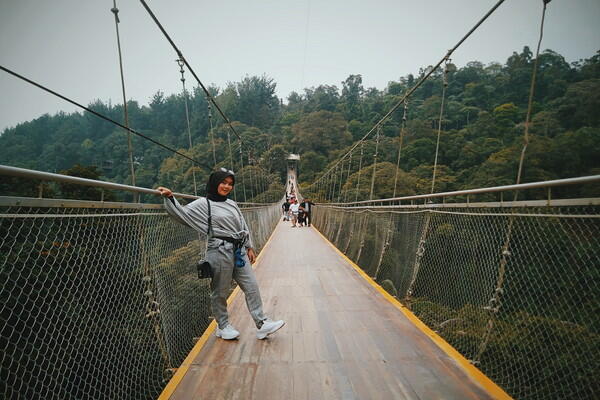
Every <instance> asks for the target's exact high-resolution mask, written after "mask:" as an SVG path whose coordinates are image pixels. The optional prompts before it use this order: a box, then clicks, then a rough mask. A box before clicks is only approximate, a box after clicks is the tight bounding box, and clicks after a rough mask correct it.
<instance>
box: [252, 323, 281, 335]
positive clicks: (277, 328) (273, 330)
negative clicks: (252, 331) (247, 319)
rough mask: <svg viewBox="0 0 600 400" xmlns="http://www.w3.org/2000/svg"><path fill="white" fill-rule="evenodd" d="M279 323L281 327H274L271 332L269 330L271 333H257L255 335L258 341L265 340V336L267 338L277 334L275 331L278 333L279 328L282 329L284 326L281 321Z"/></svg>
mask: <svg viewBox="0 0 600 400" xmlns="http://www.w3.org/2000/svg"><path fill="white" fill-rule="evenodd" d="M281 322H282V323H281V325H279V326H276V327H275V328H274V329H272V330H271V331H269V332H262V333H261V332H258V333H257V334H256V337H257V338H258V339H260V340H262V339H266V338H267V336H269V335H271V334H273V333H275V332H277V331H278V330H280V329H281V328H283V326H284V325H285V321H281Z"/></svg>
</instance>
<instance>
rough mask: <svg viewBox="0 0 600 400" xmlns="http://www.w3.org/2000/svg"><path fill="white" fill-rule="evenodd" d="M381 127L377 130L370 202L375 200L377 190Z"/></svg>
mask: <svg viewBox="0 0 600 400" xmlns="http://www.w3.org/2000/svg"><path fill="white" fill-rule="evenodd" d="M380 133H381V127H380V128H379V129H377V133H376V134H375V153H374V154H373V174H372V175H371V191H370V192H369V200H373V189H374V188H375V173H376V172H377V155H378V154H377V153H378V151H379V135H380Z"/></svg>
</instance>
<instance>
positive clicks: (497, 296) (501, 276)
mask: <svg viewBox="0 0 600 400" xmlns="http://www.w3.org/2000/svg"><path fill="white" fill-rule="evenodd" d="M550 1H551V0H542V2H543V8H542V20H541V23H540V35H539V40H538V44H537V49H536V53H535V61H534V64H533V72H532V74H531V85H530V86H529V101H528V105H527V116H526V117H525V132H524V135H523V142H524V143H523V149H522V151H521V156H520V159H519V170H518V172H517V184H520V181H521V172H522V167H523V161H524V159H525V152H526V150H527V145H528V143H529V129H528V128H529V121H530V117H531V109H532V104H533V95H534V93H535V79H536V72H537V68H538V60H539V54H540V46H541V44H542V38H543V37H544V20H545V17H546V8H547V5H548V3H550ZM518 195H519V191H518V189H517V190H516V191H515V195H514V200H513V201H514V202H516V201H517V198H518ZM515 217H516V216H515V211H514V209H511V216H510V217H509V219H508V226H507V228H506V235H505V239H504V244H503V246H502V252H501V258H500V263H499V266H498V276H497V279H496V287H495V290H494V292H493V294H492V297H491V298H490V300H489V303H488V307H487V309H488V310H489V311H490V317H489V319H488V323H487V326H486V331H485V333H484V335H483V339H482V341H481V343H480V345H479V347H478V349H477V354H476V355H475V357H474V361H475V362H478V361H479V360H480V359H481V356H482V354H483V353H484V352H485V350H486V348H487V345H488V343H489V340H490V338H491V337H492V332H493V330H494V325H495V321H496V315H497V313H498V311H499V310H500V307H501V305H502V299H501V297H502V293H503V291H504V289H503V287H504V280H505V276H506V268H507V265H508V263H509V260H510V257H511V255H512V252H511V251H510V244H511V238H512V233H513V227H514V223H515Z"/></svg>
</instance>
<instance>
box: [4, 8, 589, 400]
mask: <svg viewBox="0 0 600 400" xmlns="http://www.w3.org/2000/svg"><path fill="white" fill-rule="evenodd" d="M141 3H142V5H143V6H144V8H145V9H146V11H147V12H148V13H149V15H150V17H151V18H152V19H153V21H154V22H155V23H156V25H157V27H158V28H159V29H160V30H161V32H162V33H163V34H164V36H165V38H166V39H167V41H168V42H169V43H170V45H171V46H172V48H173V50H174V51H175V52H176V54H177V56H178V59H177V64H178V66H179V68H180V74H181V82H182V89H183V95H184V99H185V100H186V103H185V116H186V126H187V134H188V140H189V150H190V152H188V153H186V152H182V151H180V150H176V149H174V148H171V147H170V146H167V145H165V144H163V143H160V142H159V141H157V140H155V139H152V138H150V137H148V136H147V135H145V134H143V133H141V132H139V131H136V130H135V129H132V128H131V127H130V126H129V121H128V115H127V106H126V105H127V102H126V101H125V99H126V95H125V81H124V78H123V73H122V62H121V61H120V67H121V83H122V90H123V99H124V110H123V111H124V120H123V121H124V122H123V123H120V122H117V121H115V120H113V119H111V118H108V117H107V116H105V115H103V114H101V113H99V112H97V111H95V110H92V109H90V108H88V107H84V106H82V105H81V104H79V103H77V102H76V101H74V100H72V99H69V98H67V97H66V96H63V95H62V94H60V93H58V92H56V91H54V90H52V89H49V88H47V87H45V86H43V85H41V84H39V83H37V82H34V81H32V80H30V79H28V78H26V77H24V76H22V75H20V74H18V73H17V72H15V71H12V70H10V69H8V68H6V67H4V66H0V69H2V70H3V71H4V72H7V73H9V74H11V75H13V76H15V77H17V78H20V79H22V80H25V81H27V82H29V83H30V84H33V85H35V86H37V87H39V88H40V89H42V90H45V91H47V92H49V93H51V94H53V95H56V96H58V97H61V98H62V99H64V100H65V101H68V102H70V103H72V104H74V105H76V106H78V107H80V108H82V109H84V110H86V111H87V112H89V113H91V114H93V115H95V116H97V117H99V118H102V119H104V120H107V121H109V122H111V123H113V124H115V125H117V126H119V127H120V128H122V129H123V130H125V131H126V132H128V135H129V136H130V135H136V136H138V137H140V138H142V139H143V140H148V141H150V142H152V143H153V144H155V145H157V146H161V147H162V148H164V149H166V150H167V151H170V152H172V153H173V154H176V155H177V156H179V157H182V158H184V159H186V160H187V161H186V162H188V161H189V162H191V163H192V164H193V165H194V166H196V167H198V168H200V167H201V168H208V169H210V168H214V167H216V166H218V165H221V164H219V163H224V165H229V166H234V165H235V164H236V163H237V164H238V165H239V167H240V170H243V169H244V167H248V165H249V164H250V166H253V167H255V168H256V171H254V172H251V173H250V174H249V175H247V176H246V179H247V181H242V182H239V183H238V184H236V190H237V192H236V193H234V196H235V198H236V200H238V201H239V204H240V206H241V208H242V212H243V214H244V217H245V219H246V221H247V222H248V225H249V226H250V227H251V230H252V235H253V242H254V243H255V246H256V249H257V250H258V251H260V254H259V258H258V261H257V262H256V263H255V266H254V267H255V269H256V274H257V277H258V281H259V286H260V288H261V291H262V297H263V301H264V303H265V309H266V311H267V313H268V314H269V315H271V316H273V317H275V318H278V319H279V318H281V319H284V320H286V321H287V324H286V326H285V327H284V328H283V329H282V330H281V331H279V332H278V333H277V334H276V335H274V336H272V337H270V338H269V339H268V340H266V341H257V340H256V339H255V335H254V331H253V329H254V327H253V324H252V321H251V320H250V318H248V316H247V313H246V312H245V310H244V307H245V305H244V302H243V296H242V294H240V293H239V289H238V288H235V287H233V286H232V292H231V295H230V298H229V303H230V310H231V320H232V322H233V323H234V325H235V326H236V327H237V328H238V329H239V330H240V332H241V337H240V339H239V340H237V341H222V340H218V339H216V338H215V336H214V334H213V333H214V330H215V322H214V320H213V318H212V316H211V311H210V283H209V282H208V281H207V280H203V279H199V278H198V276H197V270H196V263H197V261H198V260H199V259H200V258H202V256H203V252H204V249H205V243H206V237H205V236H204V235H203V234H202V233H200V234H199V233H198V232H195V231H193V230H191V229H189V228H187V227H182V226H181V225H178V224H177V223H175V222H174V221H173V220H171V219H170V218H169V217H168V215H167V214H166V212H165V211H164V208H163V206H162V205H161V204H158V203H157V202H156V201H152V200H150V198H151V197H149V196H154V195H157V194H158V192H157V191H156V190H154V189H151V188H143V187H139V186H136V183H135V182H136V181H135V168H134V167H133V157H132V151H133V150H132V147H131V140H130V137H129V138H128V154H129V163H130V169H131V172H130V183H131V185H125V184H117V183H112V182H105V181H98V180H92V179H84V178H77V177H71V176H65V175H61V174H52V173H47V172H41V171H35V170H31V169H24V168H17V167H13V166H5V165H0V175H2V176H8V177H13V178H16V179H20V180H23V181H30V182H37V181H39V180H42V181H51V182H56V183H57V184H71V185H83V186H88V187H92V188H95V189H97V191H98V193H100V198H99V199H97V200H81V199H74V200H68V199H51V198H45V197H44V192H43V185H40V186H39V187H40V191H39V195H38V197H16V196H0V235H1V236H0V237H1V239H0V248H1V252H0V265H1V269H0V308H1V310H2V313H1V320H2V326H1V327H0V343H1V347H2V349H3V351H2V355H1V366H0V368H1V370H0V375H1V376H2V379H1V381H0V393H2V395H3V396H4V398H6V399H13V398H15V399H16V398H26V399H71V398H73V399H98V398H111V399H112V398H114V399H140V398H144V399H146V398H159V399H190V398H194V399H196V398H198V399H204V398H206V399H251V398H264V399H281V398H290V399H311V400H312V399H505V398H506V399H508V398H515V399H567V398H577V399H592V398H595V396H597V393H599V392H600V386H599V384H598V379H597V377H598V375H599V374H600V353H599V352H600V336H599V334H598V315H599V313H598V312H599V310H598V301H597V298H598V293H599V292H600V283H599V281H598V267H599V266H600V251H599V250H600V224H599V218H600V214H599V212H598V211H599V207H600V198H597V197H593V196H590V197H579V198H568V196H562V197H558V198H557V197H556V196H553V193H561V194H564V193H568V188H570V187H578V188H583V190H580V191H579V193H594V191H593V190H587V189H588V188H591V189H594V188H597V185H598V182H600V176H598V175H595V176H584V177H578V178H570V179H561V180H553V181H544V182H529V183H522V182H521V176H522V169H523V163H524V160H525V156H526V149H527V145H528V141H529V138H528V129H529V122H530V117H531V109H532V99H533V92H534V90H535V74H536V70H537V58H538V55H539V43H538V49H537V54H536V58H535V60H536V65H535V67H534V70H533V74H532V79H531V87H530V93H529V105H528V110H527V116H526V121H525V129H524V138H523V149H522V152H521V155H520V159H519V170H518V174H517V178H516V182H515V184H514V185H507V186H497V187H487V188H478V189H469V190H461V191H454V192H442V193H440V192H436V171H437V160H438V150H439V146H440V140H439V138H440V134H441V132H442V120H443V115H444V112H445V111H444V104H445V100H446V96H445V90H446V87H447V85H448V77H447V65H448V64H449V61H450V56H451V55H452V53H453V52H454V51H455V50H456V49H457V48H458V47H459V46H460V45H461V44H462V43H463V42H464V41H465V40H466V39H467V38H468V37H469V36H470V35H471V34H472V33H473V32H474V31H475V30H476V29H477V28H478V27H479V26H480V25H481V24H482V23H483V22H484V21H485V20H486V19H487V18H488V17H489V16H490V15H491V14H492V13H493V12H494V11H495V10H496V8H497V7H499V6H500V5H501V4H502V3H503V1H499V2H498V3H496V4H495V5H494V7H493V8H492V9H491V10H490V11H489V12H488V13H487V14H486V15H485V16H484V17H483V18H482V19H481V20H480V21H479V22H477V23H476V24H475V26H474V27H473V28H472V29H471V30H470V31H469V32H468V33H467V34H466V35H465V36H464V37H463V38H461V39H460V40H459V42H457V43H456V45H455V46H454V47H452V48H451V49H450V50H448V52H447V53H446V54H445V55H444V56H443V57H442V59H441V60H440V61H439V62H438V63H437V64H436V65H434V66H433V67H431V68H430V69H429V70H428V71H427V72H426V73H424V74H423V75H422V77H421V78H420V79H419V81H417V82H416V84H415V85H414V86H413V87H412V88H411V89H410V90H408V91H407V92H406V93H404V94H403V96H401V97H400V99H399V101H397V102H396V103H395V104H394V105H392V106H391V107H390V109H389V110H388V112H387V113H386V114H385V115H384V116H383V117H382V118H381V119H380V120H379V121H378V122H376V123H375V124H374V125H373V126H372V128H371V129H369V131H368V132H367V133H366V134H365V135H364V136H363V137H362V138H361V139H360V140H358V141H357V142H355V144H354V145H353V146H351V147H350V148H349V149H348V150H347V151H346V152H344V153H343V154H341V155H340V156H339V157H338V158H337V159H336V160H334V161H333V162H331V163H330V164H329V166H328V168H326V169H325V170H324V171H322V172H321V173H320V174H318V175H317V178H316V179H315V181H314V182H313V183H312V184H311V185H308V186H306V187H304V188H302V190H301V188H299V187H298V185H297V176H296V171H297V168H290V169H289V170H288V171H287V176H288V178H289V180H288V187H287V188H286V190H285V192H286V193H289V192H291V191H292V190H293V192H294V193H295V194H296V195H297V196H298V197H299V198H302V196H303V195H304V196H309V197H310V198H311V199H313V200H314V201H315V202H316V203H317V205H316V206H315V207H314V210H313V211H312V221H313V226H312V227H304V228H297V229H291V226H290V225H289V222H287V221H282V220H281V219H282V215H281V205H282V203H283V201H284V198H285V197H284V193H283V191H284V190H283V189H282V193H281V200H280V201H278V202H274V203H266V202H261V203H252V202H248V201H247V200H248V199H252V198H255V197H256V196H257V194H258V193H259V192H260V193H262V192H265V191H266V190H267V187H268V186H269V184H268V182H266V180H265V178H264V177H265V175H266V174H265V171H263V170H261V167H260V166H258V165H252V158H253V157H252V156H251V155H250V154H248V147H249V146H248V145H247V143H246V142H244V140H243V139H242V137H241V136H240V135H239V133H238V132H237V131H236V129H235V127H234V125H233V124H232V123H231V121H230V120H229V118H228V117H227V116H226V115H225V113H224V112H223V110H222V109H221V108H220V107H219V105H218V103H217V102H216V100H215V99H214V97H213V96H212V95H211V93H210V92H209V91H208V90H207V89H206V87H205V86H204V85H203V84H202V82H201V81H200V79H199V78H198V76H197V75H196V73H195V72H194V70H193V69H192V68H191V66H190V64H189V63H188V61H187V60H186V58H185V57H184V55H183V53H182V51H181V50H180V49H179V48H178V47H177V46H176V44H175V43H174V41H173V40H172V38H171V37H170V36H169V35H168V33H167V31H166V29H165V28H164V27H163V26H162V25H161V23H160V22H159V20H158V18H157V16H156V15H155V14H154V13H153V12H152V11H151V10H150V8H149V6H148V5H147V4H146V2H145V1H143V0H141ZM547 3H549V1H548V0H545V1H543V15H544V13H545V10H546V5H547ZM113 4H114V7H113V9H112V10H111V11H112V12H113V14H114V18H115V26H116V33H117V42H118V48H119V56H120V55H121V49H120V37H119V22H120V21H119V18H118V9H117V6H116V1H114V3H113ZM543 24H544V20H543V17H542V23H541V27H540V43H541V38H542V33H543ZM184 68H187V70H188V71H189V72H190V73H191V75H192V76H193V77H194V79H195V80H196V82H197V84H198V86H199V87H200V88H201V89H202V90H203V92H204V94H205V96H206V103H207V107H208V110H209V111H208V115H209V120H210V130H209V135H210V144H211V149H210V153H211V154H209V155H207V156H206V157H205V158H203V160H212V163H211V162H210V161H208V162H206V161H199V160H197V159H195V158H194V157H193V156H192V152H191V149H192V148H193V143H192V136H191V133H190V113H189V110H188V104H187V89H186V87H185V75H184V73H185V69H184ZM440 68H442V69H443V72H442V77H443V86H442V88H441V91H442V95H441V105H440V111H439V119H438V120H437V121H436V122H437V143H436V151H435V155H432V157H433V159H434V163H433V170H432V177H431V186H430V188H429V189H430V190H429V189H428V190H427V191H428V193H427V194H421V195H414V196H398V195H397V193H398V190H397V189H398V187H399V185H400V178H399V175H398V171H399V165H400V159H401V157H402V143H403V138H404V134H405V130H406V122H407V119H408V117H407V109H408V101H409V98H410V96H411V94H412V93H414V91H415V90H417V88H418V87H419V86H420V85H421V84H422V83H423V82H425V81H426V80H427V79H429V77H430V76H431V75H432V74H433V73H434V72H435V71H437V70H438V69H440ZM213 108H214V109H215V110H216V111H217V113H218V114H219V115H220V116H221V118H222V120H223V123H224V126H226V127H227V133H226V135H227V141H226V144H227V150H226V151H225V154H226V159H225V160H217V156H216V150H215V141H214V137H213V136H212V135H213V122H212V110H213ZM398 110H403V111H404V112H403V116H402V118H401V128H400V130H399V137H398V142H399V148H398V155H397V164H396V174H395V176H394V177H393V182H394V184H393V193H392V197H390V198H375V196H374V188H375V185H376V184H377V183H378V182H377V179H376V171H377V166H378V162H380V155H379V154H380V152H381V151H382V149H381V148H380V137H381V130H382V129H383V127H384V126H385V124H386V122H387V121H389V120H390V118H391V116H392V115H393V114H394V113H396V112H397V111H398ZM232 137H233V138H234V141H235V140H237V143H233V144H232V140H231V139H232ZM367 145H370V146H371V147H373V148H374V152H372V153H371V154H369V155H368V156H367V155H366V154H365V151H364V149H365V146H367ZM238 157H239V159H238ZM367 157H371V160H367ZM245 163H246V164H245ZM365 165H372V168H371V171H368V170H366V172H361V171H363V168H362V167H363V166H365ZM191 171H192V174H191V176H190V179H191V180H193V188H194V194H193V195H192V194H184V193H176V194H175V195H176V196H177V197H179V198H181V199H183V201H189V200H193V199H196V198H197V194H198V189H197V187H198V184H197V182H196V175H195V171H196V169H191ZM251 171H252V170H251ZM355 171H357V172H358V176H357V178H358V181H357V182H356V186H351V185H348V184H345V182H349V177H350V175H351V173H354V172H355ZM362 173H364V174H365V175H364V176H362V175H361V174H362ZM361 180H362V185H361ZM361 187H366V188H367V189H366V191H365V189H362V191H363V192H365V193H368V194H367V195H365V196H361V198H365V197H366V198H368V200H359V193H361ZM106 191H119V192H126V193H131V194H133V200H134V201H133V202H118V201H105V198H104V193H105V192H106ZM144 199H145V200H144Z"/></svg>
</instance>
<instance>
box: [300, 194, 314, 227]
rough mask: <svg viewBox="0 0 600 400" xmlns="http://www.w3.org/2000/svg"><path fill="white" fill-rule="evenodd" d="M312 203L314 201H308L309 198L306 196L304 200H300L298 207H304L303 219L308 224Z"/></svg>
mask: <svg viewBox="0 0 600 400" xmlns="http://www.w3.org/2000/svg"><path fill="white" fill-rule="evenodd" d="M314 205H315V203H313V202H312V201H310V199H309V198H308V197H306V198H305V199H304V200H302V203H300V207H302V208H303V209H304V219H305V221H306V222H307V223H308V226H310V221H311V218H310V215H311V213H312V208H313V206H314Z"/></svg>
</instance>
